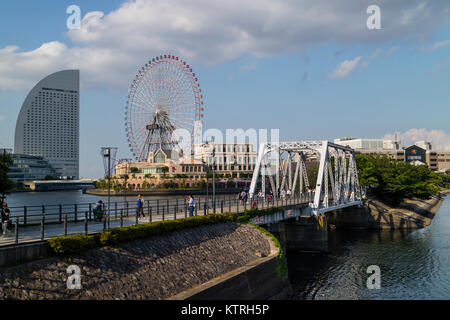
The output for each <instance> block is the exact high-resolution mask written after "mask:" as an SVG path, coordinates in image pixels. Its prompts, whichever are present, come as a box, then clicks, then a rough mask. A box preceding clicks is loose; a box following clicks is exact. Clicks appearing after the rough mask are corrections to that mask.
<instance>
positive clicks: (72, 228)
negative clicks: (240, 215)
mask: <svg viewBox="0 0 450 320" xmlns="http://www.w3.org/2000/svg"><path fill="white" fill-rule="evenodd" d="M267 204H268V203H265V204H264V208H267ZM278 205H280V206H281V202H280V203H278ZM273 206H277V203H276V202H275V203H272V204H271V205H270V207H273ZM245 208H247V209H249V208H250V206H245ZM258 208H259V209H262V208H263V204H262V203H261V202H259V203H258ZM221 211H222V209H221V207H216V213H220V212H221ZM243 211H244V206H243V205H242V203H239V207H238V206H236V202H235V201H233V205H231V206H230V204H229V203H227V204H226V205H224V207H223V212H243ZM211 213H213V209H212V208H211V209H209V210H208V211H207V214H211ZM194 214H195V212H194ZM204 214H205V210H204V208H197V215H199V216H200V215H204ZM185 217H186V212H185V211H184V207H183V211H180V212H178V213H177V214H176V217H175V214H174V212H171V213H169V214H167V213H165V214H164V216H163V214H152V215H151V221H152V222H155V221H162V220H173V219H183V218H185ZM138 222H139V224H142V223H148V222H150V216H149V215H148V213H147V212H146V214H145V217H144V218H141V219H139V221H138ZM135 224H136V216H135V215H132V216H129V217H123V226H124V227H125V226H130V225H135ZM117 227H120V218H118V219H114V218H112V219H111V220H110V221H109V229H112V228H117ZM103 230H104V223H103V222H95V221H88V234H95V233H99V232H102V231H103ZM64 233H65V232H64V223H62V224H59V223H53V224H46V225H45V226H44V240H47V239H50V238H54V237H57V236H63V235H64ZM85 233H86V231H85V222H84V220H83V221H79V222H68V223H67V235H74V234H85ZM40 240H42V234H41V226H40V225H33V226H19V229H18V243H27V242H35V241H40ZM14 243H16V236H15V231H14V229H12V230H9V233H8V234H7V235H6V236H3V237H2V236H1V235H0V247H2V246H6V245H11V244H14Z"/></svg>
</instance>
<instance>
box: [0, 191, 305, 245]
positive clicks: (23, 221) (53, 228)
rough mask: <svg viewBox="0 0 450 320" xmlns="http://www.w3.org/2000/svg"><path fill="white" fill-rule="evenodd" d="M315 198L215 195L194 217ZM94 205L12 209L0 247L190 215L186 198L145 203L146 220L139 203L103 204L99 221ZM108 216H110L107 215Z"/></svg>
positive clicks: (201, 201) (199, 203)
mask: <svg viewBox="0 0 450 320" xmlns="http://www.w3.org/2000/svg"><path fill="white" fill-rule="evenodd" d="M313 197H314V195H313V194H310V195H309V196H296V197H294V196H291V197H285V198H283V199H281V198H278V199H271V200H268V199H267V198H266V199H263V198H255V199H254V200H253V201H252V203H250V202H246V203H244V202H243V201H242V200H239V199H236V196H235V195H232V196H229V195H224V196H216V200H215V201H213V200H212V199H209V201H207V199H201V198H200V199H198V200H196V205H195V209H194V216H198V215H208V214H212V213H225V212H237V213H244V211H245V210H247V209H251V208H254V207H256V208H258V209H267V208H271V207H282V206H287V205H296V204H306V203H309V202H311V201H312V199H313ZM94 208H95V204H93V203H88V204H72V205H56V206H55V205H50V206H39V207H36V206H29V207H12V208H10V210H11V222H12V224H13V225H14V228H13V229H12V230H9V233H8V234H7V235H6V236H5V237H1V236H0V247H1V246H5V245H10V244H18V243H25V242H33V241H42V240H47V239H50V238H53V237H57V236H63V235H75V234H94V233H99V232H102V231H105V230H109V229H112V228H117V227H123V226H130V225H136V224H142V223H148V222H155V221H165V220H173V219H183V218H187V217H188V216H189V207H188V203H187V200H186V199H159V200H146V201H145V204H144V214H145V217H142V218H140V219H138V217H137V214H136V212H137V204H136V201H127V202H113V203H111V204H110V209H109V210H108V208H107V205H104V210H103V212H104V216H105V218H104V219H102V220H101V221H96V219H95V217H94V210H93V209H94ZM108 213H109V214H108Z"/></svg>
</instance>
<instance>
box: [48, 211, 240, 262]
mask: <svg viewBox="0 0 450 320" xmlns="http://www.w3.org/2000/svg"><path fill="white" fill-rule="evenodd" d="M227 221H234V222H235V221H237V214H236V213H223V214H210V215H206V216H196V217H189V218H186V219H179V220H166V221H157V222H151V223H146V224H141V225H134V226H128V227H122V228H115V229H111V230H108V231H104V232H102V233H99V234H95V235H74V236H63V237H56V238H52V239H49V240H48V243H49V246H50V250H51V251H52V252H53V253H54V254H57V255H71V254H80V253H82V252H84V251H86V250H89V249H93V248H96V247H101V246H107V245H117V244H118V243H121V242H127V241H133V240H138V239H144V238H148V237H151V236H157V235H162V234H166V233H169V232H173V231H179V230H182V229H187V228H195V227H200V226H205V225H210V224H215V223H220V222H227Z"/></svg>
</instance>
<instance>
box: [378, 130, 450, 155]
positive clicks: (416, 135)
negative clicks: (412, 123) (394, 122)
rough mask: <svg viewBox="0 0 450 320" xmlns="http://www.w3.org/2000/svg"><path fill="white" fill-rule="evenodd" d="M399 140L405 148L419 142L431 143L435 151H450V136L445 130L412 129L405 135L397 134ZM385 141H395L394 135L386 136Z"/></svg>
mask: <svg viewBox="0 0 450 320" xmlns="http://www.w3.org/2000/svg"><path fill="white" fill-rule="evenodd" d="M397 138H398V139H399V140H400V141H401V142H402V145H403V146H408V145H412V144H414V143H416V142H417V141H423V140H425V141H430V142H432V144H433V149H437V150H449V151H450V134H448V133H446V132H445V131H443V130H429V131H428V130H426V129H424V128H422V129H417V128H414V129H410V130H408V131H406V132H404V133H400V132H397ZM384 139H391V140H394V139H395V133H394V134H386V135H385V136H384Z"/></svg>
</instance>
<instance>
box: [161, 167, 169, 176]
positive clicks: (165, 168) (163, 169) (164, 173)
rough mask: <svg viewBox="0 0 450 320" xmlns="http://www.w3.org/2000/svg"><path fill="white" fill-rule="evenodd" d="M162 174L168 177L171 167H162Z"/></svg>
mask: <svg viewBox="0 0 450 320" xmlns="http://www.w3.org/2000/svg"><path fill="white" fill-rule="evenodd" d="M161 172H162V174H163V176H166V174H167V172H169V167H162V168H161Z"/></svg>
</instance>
